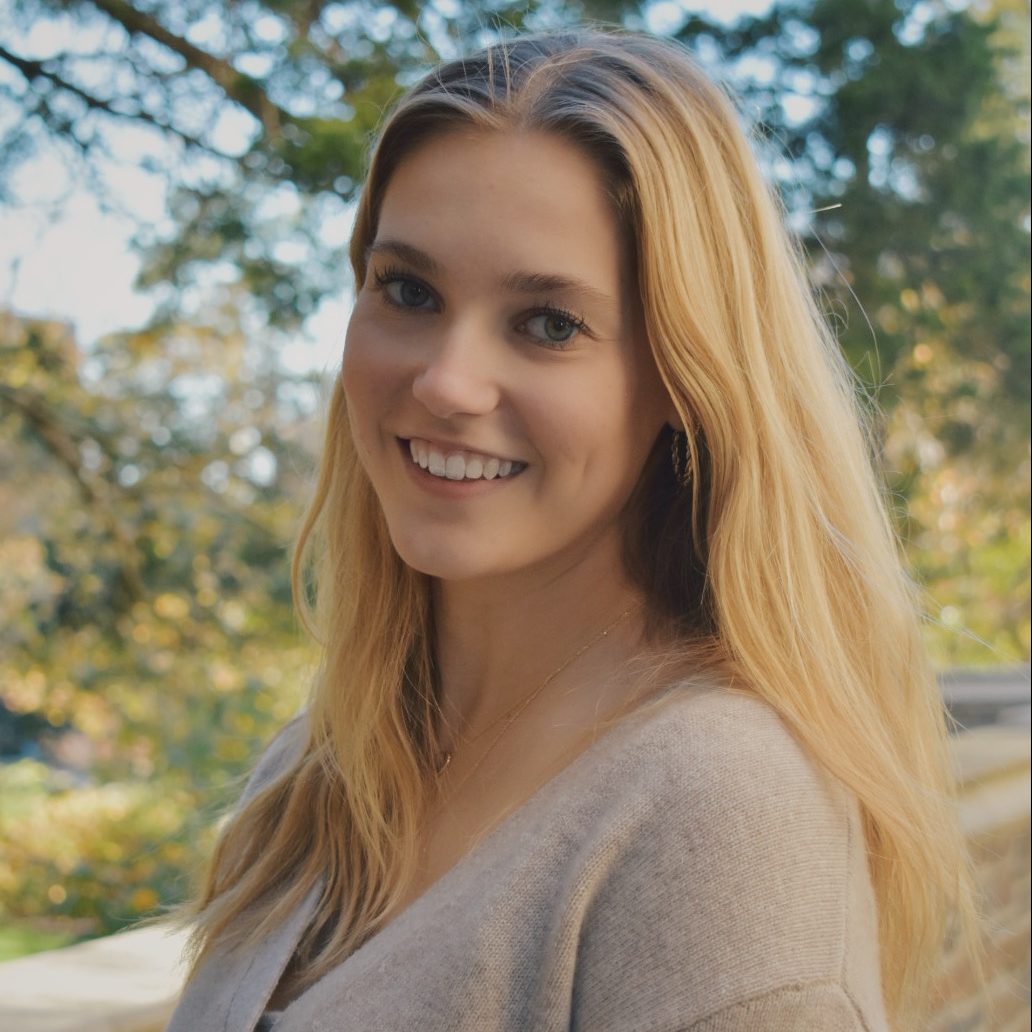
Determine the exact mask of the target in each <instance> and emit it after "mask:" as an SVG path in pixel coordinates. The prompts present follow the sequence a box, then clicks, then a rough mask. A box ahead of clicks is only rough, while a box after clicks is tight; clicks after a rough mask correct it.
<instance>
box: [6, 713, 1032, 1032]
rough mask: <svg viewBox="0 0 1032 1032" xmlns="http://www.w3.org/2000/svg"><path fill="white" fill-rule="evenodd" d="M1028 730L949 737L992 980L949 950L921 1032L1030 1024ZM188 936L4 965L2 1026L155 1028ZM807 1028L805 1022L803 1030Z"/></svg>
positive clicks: (986, 1030) (145, 932)
mask: <svg viewBox="0 0 1032 1032" xmlns="http://www.w3.org/2000/svg"><path fill="white" fill-rule="evenodd" d="M1029 751H1030V750H1029V733H1028V731H1027V730H1026V729H1023V728H1019V727H984V728H978V729H976V730H974V731H968V732H965V733H963V734H961V735H958V736H957V738H955V739H954V752H955V756H956V762H957V768H958V771H959V774H960V778H961V781H962V784H963V792H962V796H961V800H960V816H961V821H962V822H963V825H964V828H965V830H966V832H967V835H968V839H969V841H970V843H971V850H972V855H973V857H974V859H975V864H976V872H977V878H978V883H979V888H980V891H981V893H982V896H983V901H984V906H985V910H986V914H987V917H988V926H989V948H988V967H989V974H990V979H989V984H988V986H987V990H986V992H985V993H983V994H979V993H978V992H977V989H976V983H975V980H974V977H973V974H972V972H971V971H970V970H969V969H968V968H967V966H966V963H965V961H964V959H963V957H961V956H959V955H955V954H954V955H951V954H950V953H949V952H947V954H946V956H945V957H944V960H943V970H942V976H941V979H940V988H939V994H940V1001H939V1004H938V1006H937V1008H936V1011H935V1014H934V1017H933V1019H932V1021H931V1023H930V1025H929V1027H928V1030H927V1032H1019V1030H1020V1032H1027V1030H1028V1029H1029V1028H1030V1017H1029V811H1030V788H1029ZM182 945H183V936H182V935H181V934H180V935H170V934H168V933H167V932H166V930H164V929H162V928H160V927H153V928H141V929H136V930H134V931H129V932H123V933H121V934H120V935H112V936H109V937H107V938H105V939H97V940H94V941H92V942H84V943H80V944H79V945H77V946H70V947H67V948H66V949H62V950H52V951H49V952H46V953H37V954H35V955H33V956H30V957H22V958H20V959H18V960H12V961H8V962H7V963H4V964H0V1029H2V1030H4V1032H158V1030H160V1029H161V1028H163V1026H164V1024H165V1022H166V1021H167V1019H168V1015H169V1014H170V1013H171V1011H172V1007H173V1005H174V1000H175V996H176V993H177V990H178V986H179V983H180V979H181V977H182V970H181V968H180V966H179V963H178V958H179V954H180V951H181V949H182ZM800 1032H802V1030H800Z"/></svg>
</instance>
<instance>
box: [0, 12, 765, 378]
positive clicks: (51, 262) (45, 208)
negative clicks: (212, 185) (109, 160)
mask: <svg viewBox="0 0 1032 1032" xmlns="http://www.w3.org/2000/svg"><path fill="white" fill-rule="evenodd" d="M770 5H771V0H695V2H692V0H684V2H675V0H660V2H658V3H655V4H653V5H652V6H651V7H650V8H649V12H648V19H647V25H648V28H649V29H651V30H652V31H656V32H662V31H664V30H665V29H669V28H672V27H673V26H675V25H676V24H677V22H678V21H679V19H680V17H681V16H682V14H683V12H686V11H705V12H706V13H707V14H708V15H709V16H710V17H713V18H717V19H720V20H723V21H726V22H728V23H730V22H732V21H734V20H735V19H736V18H737V17H739V16H741V15H743V14H760V13H763V12H764V11H765V10H767V9H768V8H769V7H770ZM2 7H3V3H2V0H0V14H2ZM18 42H19V44H20V45H21V46H22V52H23V53H28V54H32V55H36V54H39V55H45V54H46V53H47V52H50V53H53V52H54V50H55V49H57V48H59V47H60V46H61V45H62V40H61V39H60V38H57V37H56V36H55V29H54V28H53V27H52V26H46V25H42V24H41V25H39V26H37V28H36V30H35V31H32V32H30V33H29V34H28V37H27V38H23V39H21V40H19V41H18ZM9 74H15V73H9ZM241 131H242V126H241V125H237V124H234V123H233V119H232V115H228V116H227V120H226V125H225V126H224V127H222V128H221V132H222V134H224V138H225V139H231V138H233V136H234V134H236V133H240V132H241ZM129 146H131V145H129ZM115 157H116V158H117V157H118V155H117V154H116V155H115ZM111 175H112V176H113V177H114V180H115V182H114V185H115V187H116V190H117V196H118V197H119V199H120V202H121V205H122V209H123V210H121V211H114V210H105V209H102V208H101V207H100V205H99V204H98V200H97V197H96V195H95V194H94V193H93V192H91V191H90V190H89V189H88V188H87V187H86V186H84V185H82V184H77V183H71V182H69V181H68V179H67V174H66V172H65V165H64V163H63V162H62V160H61V159H60V157H59V156H58V155H57V154H56V152H54V151H45V150H44V151H41V152H40V153H39V154H37V155H36V156H35V157H34V158H33V159H32V160H31V161H30V162H28V163H26V164H24V165H22V166H21V167H20V168H19V170H18V174H17V179H16V182H15V190H14V193H15V195H16V196H18V197H20V198H21V199H22V202H23V203H21V204H20V205H19V206H17V207H15V206H12V205H10V204H3V203H0V309H9V310H13V311H15V312H17V313H18V314H19V315H21V316H25V317H37V318H47V319H57V320H61V321H64V322H69V323H71V324H72V325H73V326H74V328H75V331H76V335H77V337H78V340H79V343H80V344H81V345H82V346H83V347H84V348H86V349H88V348H89V347H90V345H91V344H92V343H93V342H95V341H96V340H97V339H98V338H99V337H102V336H103V335H105V334H107V333H111V332H114V331H118V330H129V329H134V328H137V327H139V326H142V325H143V324H144V323H146V321H147V319H148V317H149V316H150V314H151V312H152V311H153V308H154V302H153V300H152V299H151V298H149V297H148V296H147V295H146V294H144V293H141V292H140V291H137V290H136V289H135V288H134V281H135V279H136V275H137V272H138V271H139V267H140V261H139V258H138V257H137V255H136V253H135V252H134V250H133V246H132V239H133V236H134V234H135V233H136V231H137V229H138V227H139V225H140V223H141V221H142V222H143V223H150V224H160V223H161V221H162V220H163V219H165V218H167V213H166V210H165V198H164V192H163V188H162V185H161V182H160V181H159V178H158V177H156V176H152V175H147V174H146V173H144V172H142V171H141V170H140V169H139V168H137V167H136V166H135V164H134V162H133V161H131V160H128V159H127V160H126V161H125V162H124V164H122V165H121V166H117V167H115V168H114V169H113V170H112V172H111ZM331 232H334V233H335V234H340V235H341V236H343V235H346V227H343V229H342V227H336V228H333V227H331ZM345 282H346V281H345V278H344V276H343V274H342V279H341V290H340V293H339V295H338V296H335V297H332V298H330V299H328V300H326V301H324V302H323V304H322V305H321V306H320V308H319V309H318V310H317V311H316V312H315V314H314V315H313V316H312V317H310V318H309V319H308V320H307V321H306V323H305V324H304V326H303V328H302V329H301V331H300V332H299V333H298V334H297V335H296V336H295V337H294V338H292V339H291V340H290V341H288V342H287V345H286V347H285V348H284V349H283V350H282V353H281V361H282V362H283V364H284V366H285V367H286V368H288V369H291V370H293V371H296V372H304V371H308V370H325V369H328V368H331V367H332V366H333V364H334V363H335V362H336V361H337V360H338V358H339V354H340V343H341V341H342V339H343V333H344V327H345V324H346V321H347V314H348V305H349V297H348V295H347V288H346V285H345Z"/></svg>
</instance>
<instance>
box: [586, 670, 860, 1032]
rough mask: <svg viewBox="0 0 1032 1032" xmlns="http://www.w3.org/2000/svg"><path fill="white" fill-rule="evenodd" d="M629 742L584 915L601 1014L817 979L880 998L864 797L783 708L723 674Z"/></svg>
mask: <svg viewBox="0 0 1032 1032" xmlns="http://www.w3.org/2000/svg"><path fill="white" fill-rule="evenodd" d="M622 745H623V748H620V749H619V754H620V755H619V757H617V756H614V757H613V760H614V761H615V762H622V763H623V764H625V765H626V770H625V773H626V779H625V780H624V779H623V778H621V776H620V775H616V776H617V777H618V778H620V780H622V781H623V785H624V791H623V792H622V793H621V794H622V795H623V797H624V798H623V799H622V800H621V803H620V805H619V810H620V814H621V819H620V822H619V824H620V827H621V833H620V834H618V835H616V836H614V837H613V839H612V840H611V841H610V843H609V847H608V848H609V851H608V854H607V855H606V856H605V858H604V860H603V861H602V863H601V865H600V866H601V867H602V868H603V870H604V875H603V876H602V877H601V878H600V880H599V881H598V883H597V884H596V895H595V897H594V899H593V905H592V907H591V908H590V910H589V911H588V913H587V914H586V921H585V923H584V926H583V937H582V956H581V958H580V959H583V961H584V966H583V968H582V969H581V971H580V981H581V986H582V988H583V990H584V993H585V996H584V1001H585V1003H586V1002H587V1000H589V999H590V1000H591V1001H592V1003H591V1005H590V1006H589V1010H592V1011H594V1012H595V1015H596V1020H601V1018H600V1015H601V1014H603V1013H605V1014H610V1015H611V1014H612V1013H623V1014H624V1017H625V1018H626V1020H628V1021H630V1022H631V1024H632V1025H633V1024H634V1021H635V1020H637V1019H635V1017H634V1013H633V1012H631V1011H625V1008H626V1007H630V1006H635V1004H634V1003H632V1002H631V1001H632V1000H635V999H637V1000H638V1001H639V1003H640V1002H641V1000H642V999H647V1000H649V1001H650V1002H649V1003H648V1004H647V1010H649V1011H650V1012H651V1013H652V1014H653V1016H654V1018H655V1021H654V1023H653V1024H648V1025H647V1026H643V1027H649V1028H653V1027H654V1028H657V1029H659V1028H685V1027H688V1024H689V1021H688V1019H691V1020H692V1021H695V1020H698V1021H701V1020H703V1019H705V1018H706V1017H707V1016H708V1015H711V1014H716V1013H719V1012H721V1011H722V1010H723V1009H725V1008H727V1007H732V1006H736V1005H739V1004H744V1002H745V1001H748V1000H757V999H761V998H763V997H764V995H765V994H772V993H773V994H778V993H782V992H783V991H784V990H785V989H786V987H789V986H819V985H832V986H837V987H838V989H837V990H836V991H841V993H843V994H845V996H846V998H851V997H852V994H853V993H854V991H856V992H858V993H860V995H864V996H866V997H869V998H870V1002H869V1004H864V1006H865V1007H867V1009H869V1010H872V1011H877V1010H878V1008H879V1006H880V998H879V993H878V984H877V983H878V976H877V970H878V956H877V930H876V918H875V913H874V900H873V896H872V894H871V892H870V884H869V881H868V876H867V871H866V859H865V856H866V855H865V850H864V845H863V834H862V829H861V825H860V821H859V811H858V807H857V806H856V803H855V800H854V799H853V798H852V796H851V794H850V793H849V792H848V791H847V790H846V789H845V787H844V786H842V785H841V784H839V783H837V782H836V781H834V779H832V778H831V776H830V775H828V774H827V773H826V772H825V771H823V770H822V769H821V768H820V767H819V766H818V764H817V763H816V761H815V760H814V759H813V758H811V757H810V755H809V754H808V753H807V751H806V750H805V749H804V748H803V747H802V745H801V744H800V743H799V742H798V741H797V740H796V739H795V737H794V736H793V735H792V734H791V732H790V731H789V729H788V728H787V726H786V725H785V723H784V722H783V721H782V720H781V719H780V718H779V716H778V715H777V713H776V712H775V711H774V710H773V709H772V708H771V707H770V706H768V705H767V704H765V703H764V702H762V701H761V700H759V699H757V698H754V697H751V696H748V695H745V694H741V693H738V692H733V691H730V690H727V689H723V688H719V687H717V688H714V689H712V690H705V691H702V692H692V693H691V694H685V695H684V697H683V698H679V697H677V696H676V695H674V696H673V697H671V698H670V699H669V700H668V701H666V702H665V703H664V704H663V706H662V707H661V708H660V709H658V710H657V711H656V712H654V713H652V714H650V715H648V716H647V717H646V718H645V719H643V720H640V721H638V722H637V724H636V726H634V727H633V729H631V731H630V733H629V735H627V736H626V737H625V738H624V739H623V742H622ZM614 963H615V964H616V965H617V969H618V971H619V974H618V975H614V969H613V964H614ZM596 1007H598V1008H599V1009H598V1010H597V1011H596V1010H595V1008H596ZM585 1027H592V1026H591V1024H590V1022H589V1023H586V1025H585ZM597 1027H599V1028H604V1027H622V1026H620V1025H619V1022H617V1023H616V1024H615V1025H614V1024H613V1023H612V1022H609V1023H608V1024H607V1023H603V1024H600V1025H598V1026H597ZM635 1027H637V1026H635ZM719 1027H723V1026H719ZM729 1027H730V1026H729ZM742 1027H745V1026H742ZM756 1027H762V1026H756ZM813 1027H815V1028H816V1027H823V1026H817V1025H814V1026H813ZM829 1027H830V1026H829ZM842 1027H851V1026H842ZM856 1027H862V1026H860V1025H858V1026H856ZM871 1027H880V1026H878V1024H877V1022H875V1023H873V1024H872V1026H871Z"/></svg>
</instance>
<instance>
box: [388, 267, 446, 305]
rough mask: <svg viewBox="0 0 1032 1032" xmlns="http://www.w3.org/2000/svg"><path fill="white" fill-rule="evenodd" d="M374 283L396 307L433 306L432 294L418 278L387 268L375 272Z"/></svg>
mask: <svg viewBox="0 0 1032 1032" xmlns="http://www.w3.org/2000/svg"><path fill="white" fill-rule="evenodd" d="M376 285H377V287H379V289H380V290H381V291H382V292H383V295H384V297H386V298H387V301H388V303H390V304H392V305H394V306H395V307H396V308H407V309H410V310H414V309H419V308H429V307H433V303H434V297H433V294H431V292H430V290H429V289H428V288H427V287H424V286H423V284H422V283H420V282H419V280H415V279H412V278H411V277H410V276H403V275H401V274H400V273H397V272H394V271H391V270H387V271H386V272H382V273H377V275H376Z"/></svg>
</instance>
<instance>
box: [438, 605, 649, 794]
mask: <svg viewBox="0 0 1032 1032" xmlns="http://www.w3.org/2000/svg"><path fill="white" fill-rule="evenodd" d="M639 605H640V603H635V604H634V605H633V606H630V607H628V608H627V609H625V610H624V611H623V612H622V613H621V614H620V615H619V616H618V617H617V618H616V619H615V620H613V622H612V623H608V624H606V626H605V627H603V628H602V630H601V631H599V632H598V634H596V635H595V636H594V637H593V638H591V639H590V640H589V641H587V642H585V643H584V644H583V645H581V646H580V648H578V649H577V651H576V652H574V653H573V654H572V655H570V656H568V657H567V658H566V659H564V660H563V662H562V663H560V664H559V666H557V667H556V668H555V670H553V671H552V672H551V673H550V674H549V675H548V677H546V678H545V679H544V680H543V681H542V682H541V684H539V685H538V686H537V687H536V688H535V689H534V690H533V691H532V692H531V693H530V694H529V695H527V696H526V697H524V698H523V699H520V700H518V701H517V702H516V703H515V705H513V706H510V707H509V709H507V710H506V711H505V712H504V713H501V714H499V715H498V716H497V717H495V719H494V720H492V721H491V723H489V724H488V725H487V726H486V727H484V728H482V729H481V730H480V731H478V732H477V733H476V734H475V735H474V736H473V737H472V738H468V739H466V740H465V741H464V742H463V743H462V744H463V745H467V746H468V745H472V744H473V743H474V742H475V741H477V740H478V739H480V738H483V737H484V735H486V734H487V732H488V731H490V730H491V729H492V728H493V727H494V726H495V725H496V724H497V723H498V722H499V721H500V720H505V723H504V724H503V725H502V730H501V731H499V732H498V734H497V735H496V736H495V737H494V738H493V739H492V740H491V744H490V745H489V746H488V747H487V748H486V749H485V750H484V752H483V753H482V754H481V756H480V759H479V760H477V762H476V763H475V764H474V765H473V769H472V770H470V772H469V773H468V774H467V775H466V777H465V778H463V780H462V784H465V783H466V782H467V781H469V779H470V778H471V777H472V776H473V775H474V774H475V773H476V771H477V770H478V769H479V767H480V765H481V764H482V763H483V762H484V760H486V759H487V757H488V756H489V755H490V754H491V751H492V750H493V749H494V747H495V746H496V745H497V744H498V743H499V742H500V741H501V740H502V738H503V737H504V735H505V732H506V731H508V730H509V728H510V727H512V725H513V724H514V723H515V722H516V721H517V720H518V719H519V717H520V714H522V713H523V711H524V710H525V709H527V707H528V706H530V704H531V703H532V702H533V701H534V700H535V699H536V698H537V697H538V696H539V695H540V694H541V693H542V692H543V691H544V690H545V689H546V688H547V687H548V686H549V685H550V684H551V683H552V682H553V681H554V680H555V679H556V678H557V677H558V676H559V675H560V674H561V673H562V672H563V671H564V670H565V669H566V668H567V667H568V666H569V665H570V664H571V663H573V662H574V660H577V659H580V657H581V656H583V655H584V653H585V652H587V651H588V649H590V648H591V647H592V646H593V645H597V644H598V643H599V642H600V641H601V640H602V639H603V638H605V637H606V636H607V635H608V634H609V632H610V631H611V630H613V628H614V627H616V626H617V624H619V623H620V622H621V621H622V620H624V619H626V617H628V616H630V614H631V613H633V612H634V610H635V609H637V608H638V607H639ZM506 717H508V720H506V719H505V718H506ZM452 755H453V754H452V752H451V751H448V752H445V753H444V757H443V758H442V759H441V761H440V762H439V763H438V764H437V767H436V769H435V774H436V776H437V777H440V776H441V775H442V774H443V773H444V772H445V770H447V768H448V764H449V763H451V760H452ZM460 787H461V786H460Z"/></svg>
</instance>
